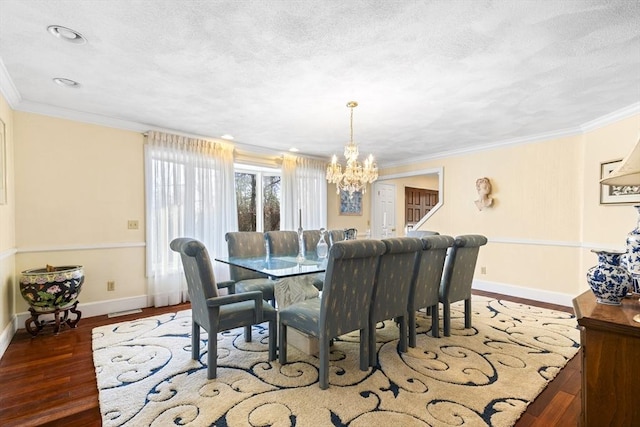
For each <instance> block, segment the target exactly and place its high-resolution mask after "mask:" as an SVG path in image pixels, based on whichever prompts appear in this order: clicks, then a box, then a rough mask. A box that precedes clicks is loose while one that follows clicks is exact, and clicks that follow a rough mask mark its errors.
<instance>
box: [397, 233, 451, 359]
mask: <svg viewBox="0 0 640 427" xmlns="http://www.w3.org/2000/svg"><path fill="white" fill-rule="evenodd" d="M451 246H453V237H451V236H440V235H427V236H425V237H423V238H422V253H421V255H420V261H419V262H418V264H417V265H416V272H415V276H414V282H413V286H412V291H411V292H410V293H409V307H408V312H409V347H415V346H416V316H415V312H416V311H418V310H419V309H421V308H426V309H427V313H431V335H432V336H433V337H435V338H438V337H439V336H440V331H439V329H438V328H439V318H440V316H439V310H438V303H439V302H440V300H439V293H440V282H441V281H442V271H443V270H444V260H445V258H446V257H447V250H448V249H449V248H450V247H451Z"/></svg>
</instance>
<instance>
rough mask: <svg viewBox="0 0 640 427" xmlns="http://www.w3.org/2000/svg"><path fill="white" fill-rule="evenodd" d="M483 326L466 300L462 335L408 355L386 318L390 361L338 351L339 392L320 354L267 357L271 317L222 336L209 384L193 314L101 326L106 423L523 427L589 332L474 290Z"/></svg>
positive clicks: (348, 344) (383, 345) (341, 345)
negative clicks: (365, 361)
mask: <svg viewBox="0 0 640 427" xmlns="http://www.w3.org/2000/svg"><path fill="white" fill-rule="evenodd" d="M473 311H474V313H473V319H472V323H473V328H471V329H464V315H463V308H462V304H455V305H454V306H453V308H452V315H453V318H452V336H451V337H443V336H441V338H433V337H431V336H429V335H427V333H426V332H428V330H429V328H430V318H428V317H426V316H421V315H420V314H419V315H418V324H419V326H420V329H419V330H418V331H419V335H418V345H417V347H416V348H410V349H409V352H408V353H403V354H401V353H398V350H397V345H398V339H397V337H398V329H397V327H396V325H395V324H394V323H393V322H391V321H387V322H385V323H384V326H383V325H382V323H381V324H379V326H378V330H377V334H376V337H377V338H376V339H377V341H378V343H377V352H378V360H379V364H378V366H376V367H375V368H370V369H369V370H368V371H366V372H363V371H360V370H359V365H358V361H359V359H358V334H357V333H352V334H349V335H345V336H343V337H341V338H340V339H339V340H337V341H336V343H335V344H334V346H333V347H332V351H331V363H330V374H329V381H330V387H329V389H327V390H320V388H319V387H318V384H317V381H318V360H317V358H316V357H314V356H309V355H307V354H305V353H303V352H301V351H298V350H296V349H295V348H293V347H290V348H289V351H288V358H289V363H287V364H286V365H284V366H281V365H280V364H279V363H278V362H277V361H275V362H271V363H269V362H268V361H267V359H268V357H267V330H266V324H264V325H259V326H256V327H254V329H253V337H254V338H253V342H251V343H245V342H244V338H243V331H242V329H235V330H232V331H228V332H225V333H222V334H219V335H218V337H217V339H218V378H217V379H216V380H207V368H206V365H205V363H206V358H207V357H206V339H207V335H206V334H204V331H203V334H201V339H202V342H201V353H200V354H201V355H200V360H199V361H194V360H191V357H190V355H191V340H190V331H191V311H190V310H186V311H181V312H178V313H175V314H165V315H160V316H154V317H148V318H145V319H140V320H135V321H129V322H124V323H118V324H113V325H108V326H103V327H99V328H95V329H94V330H93V355H94V364H95V367H96V375H97V380H98V388H99V393H100V411H101V413H102V421H103V425H104V426H121V425H127V426H150V425H157V426H167V425H187V426H210V425H215V426H267V425H274V426H275V425H277V426H346V425H348V426H385V427H386V426H404V427H407V426H461V425H468V426H511V425H513V424H514V423H515V422H516V421H517V419H518V418H519V417H520V415H521V414H522V413H523V412H524V411H525V409H526V407H527V405H528V404H529V403H531V402H532V401H533V400H534V399H535V397H536V396H537V395H538V394H539V393H540V392H541V391H542V390H543V389H544V387H545V386H546V385H547V383H548V382H549V381H551V380H552V379H553V378H554V377H555V376H556V375H557V373H558V371H559V370H560V369H561V368H562V367H563V366H564V365H565V364H566V363H567V362H568V361H569V360H570V359H571V358H572V357H573V356H574V355H575V354H576V352H577V351H578V347H579V331H578V330H577V329H576V326H577V324H576V321H575V318H574V317H573V316H571V315H570V314H568V313H564V312H556V311H550V310H546V309H542V308H537V307H531V306H527V305H522V304H516V303H512V302H508V301H502V300H495V299H490V298H486V297H481V296H474V297H473Z"/></svg>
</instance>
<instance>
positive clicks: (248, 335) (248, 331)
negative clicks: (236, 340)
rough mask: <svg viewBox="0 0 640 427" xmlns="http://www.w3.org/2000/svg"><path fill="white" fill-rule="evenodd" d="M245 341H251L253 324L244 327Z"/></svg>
mask: <svg viewBox="0 0 640 427" xmlns="http://www.w3.org/2000/svg"><path fill="white" fill-rule="evenodd" d="M244 342H251V325H249V326H245V327H244Z"/></svg>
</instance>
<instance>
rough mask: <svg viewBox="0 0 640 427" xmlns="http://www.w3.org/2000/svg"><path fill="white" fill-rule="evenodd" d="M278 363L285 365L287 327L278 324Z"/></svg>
mask: <svg viewBox="0 0 640 427" xmlns="http://www.w3.org/2000/svg"><path fill="white" fill-rule="evenodd" d="M278 325H279V326H278V361H279V362H280V364H281V365H284V364H285V363H287V325H285V324H283V323H282V322H279V323H278Z"/></svg>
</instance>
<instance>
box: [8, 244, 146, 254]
mask: <svg viewBox="0 0 640 427" xmlns="http://www.w3.org/2000/svg"><path fill="white" fill-rule="evenodd" d="M145 246H147V244H146V243H145V242H120V243H91V244H89V243H87V244H78V245H64V246H55V245H51V246H32V247H24V248H18V250H17V252H18V253H20V254H25V253H34V252H63V251H91V250H103V249H125V248H144V247H145Z"/></svg>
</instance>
